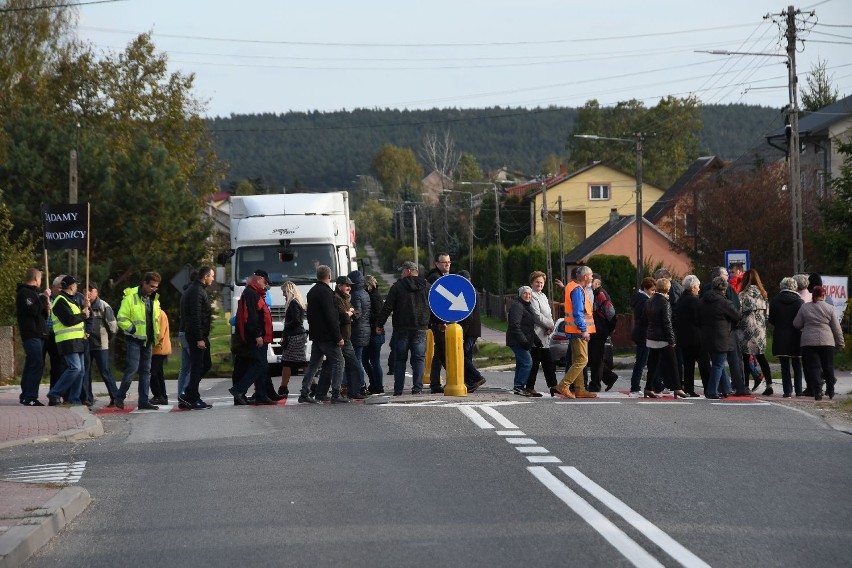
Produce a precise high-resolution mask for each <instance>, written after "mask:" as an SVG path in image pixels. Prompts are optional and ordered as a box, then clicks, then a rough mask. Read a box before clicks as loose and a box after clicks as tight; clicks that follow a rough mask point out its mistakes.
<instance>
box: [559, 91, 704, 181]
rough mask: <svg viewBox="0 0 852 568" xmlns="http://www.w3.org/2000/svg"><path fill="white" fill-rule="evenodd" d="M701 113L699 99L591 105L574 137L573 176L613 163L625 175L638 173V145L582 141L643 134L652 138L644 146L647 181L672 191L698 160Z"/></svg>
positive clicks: (581, 112) (580, 116)
mask: <svg viewBox="0 0 852 568" xmlns="http://www.w3.org/2000/svg"><path fill="white" fill-rule="evenodd" d="M700 131H701V109H700V106H699V102H698V99H696V98H694V97H689V98H685V99H682V98H677V97H671V96H670V97H666V98H664V99H661V100H660V102H659V103H658V104H657V106H655V107H653V108H650V109H649V108H646V107H645V105H644V104H643V103H642V102H641V101H638V100H636V99H632V100H629V101H622V102H619V103H618V104H616V105H615V106H613V107H602V106H601V105H600V103H599V102H598V101H597V100H590V101H588V102H587V103H586V104H585V105H584V106H583V107H582V108H581V109H580V110H579V113H578V117H577V123H576V124H575V126H574V129H573V131H572V132H571V134H570V135H569V137H568V141H567V144H566V146H567V148H568V152H569V159H568V168H569V171H572V170H576V169H579V168H581V167H583V166H586V165H588V164H589V163H591V162H593V161H604V162H607V163H610V164H612V165H614V166H616V167H618V168H620V169H622V170H624V171H625V172H631V173H632V172H634V171H635V169H636V147H635V144H631V143H623V142H617V141H613V140H589V139H583V138H576V137H575V135H576V134H592V135H598V136H606V137H610V138H624V139H627V140H634V137H635V135H636V134H637V133H644V134H646V135H649V136H648V138H647V139H646V141H645V144H644V153H643V162H644V176H643V177H644V179H645V180H647V181H649V182H652V183H654V184H655V185H658V186H660V187H668V186H670V185H671V184H672V183H673V182H674V181H675V180H676V179H677V178H678V176H680V175H681V174H682V173H683V172H684V171H686V169H687V168H688V167H689V165H690V164H691V163H692V162H693V160H695V158H697V157H698V136H699V134H700Z"/></svg>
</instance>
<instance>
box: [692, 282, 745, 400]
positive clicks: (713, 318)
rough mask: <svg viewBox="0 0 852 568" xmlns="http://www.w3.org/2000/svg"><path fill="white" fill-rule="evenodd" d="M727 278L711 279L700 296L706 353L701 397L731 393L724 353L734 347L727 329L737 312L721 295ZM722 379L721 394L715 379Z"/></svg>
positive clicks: (737, 318) (737, 315) (738, 316)
mask: <svg viewBox="0 0 852 568" xmlns="http://www.w3.org/2000/svg"><path fill="white" fill-rule="evenodd" d="M727 290H728V280H727V278H725V277H724V276H717V277H716V278H714V279H713V283H712V284H711V287H710V290H707V291H706V292H705V293H704V295H703V296H701V299H700V304H699V308H700V309H699V317H700V319H701V342H702V343H703V344H704V346H705V347H706V348H707V351H708V352H709V353H710V379H709V380H708V381H707V388H706V389H705V390H704V396H705V397H707V398H714V399H715V398H720V396H728V395H729V394H730V393H731V382H730V379H729V377H728V375H726V374H724V373H723V371H724V370H725V361H727V359H728V352H729V351H732V350H733V349H734V344H733V341H732V340H731V330H732V329H733V328H734V326H735V325H736V323H737V322H738V321H740V312H739V310H738V309H737V308H735V307H734V304H733V302H731V301H730V300H728V299H727V298H725V292H726V291H727ZM720 378H722V385H721V395H720V385H719V379H720Z"/></svg>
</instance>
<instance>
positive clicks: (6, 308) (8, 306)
mask: <svg viewBox="0 0 852 568" xmlns="http://www.w3.org/2000/svg"><path fill="white" fill-rule="evenodd" d="M5 201H6V198H5V196H4V195H3V192H2V191H0V325H12V324H14V323H15V296H16V293H17V283H18V282H22V281H23V279H24V272H25V271H26V270H27V268H29V267H31V266H34V265H35V264H38V261H39V259H38V258H37V255H36V254H35V251H34V249H33V245H32V242H31V240H30V238H29V235H27V234H23V235H20V236H18V237H16V238H12V237H11V235H10V233H9V230H10V229H11V228H12V219H11V216H10V215H9V209H8V208H7V207H6V204H5Z"/></svg>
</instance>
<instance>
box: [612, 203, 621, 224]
mask: <svg viewBox="0 0 852 568" xmlns="http://www.w3.org/2000/svg"><path fill="white" fill-rule="evenodd" d="M619 219H621V215H619V214H618V209H616V208H615V207H613V208H612V209H610V210H609V224H610V225H615V224H616V223H618V220H619Z"/></svg>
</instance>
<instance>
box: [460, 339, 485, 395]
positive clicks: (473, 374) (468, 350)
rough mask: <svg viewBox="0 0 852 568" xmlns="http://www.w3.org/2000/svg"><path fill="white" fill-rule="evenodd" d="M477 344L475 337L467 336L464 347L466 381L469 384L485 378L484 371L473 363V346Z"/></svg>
mask: <svg viewBox="0 0 852 568" xmlns="http://www.w3.org/2000/svg"><path fill="white" fill-rule="evenodd" d="M475 346H476V338H475V337H465V338H464V344H463V345H462V349H463V350H464V382H465V384H466V385H467V386H471V385H473V383H475V382H476V381H478V380H480V379H483V378H485V377H483V376H482V373H480V372H479V369H477V368H476V365H474V364H473V348H474V347H475Z"/></svg>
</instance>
